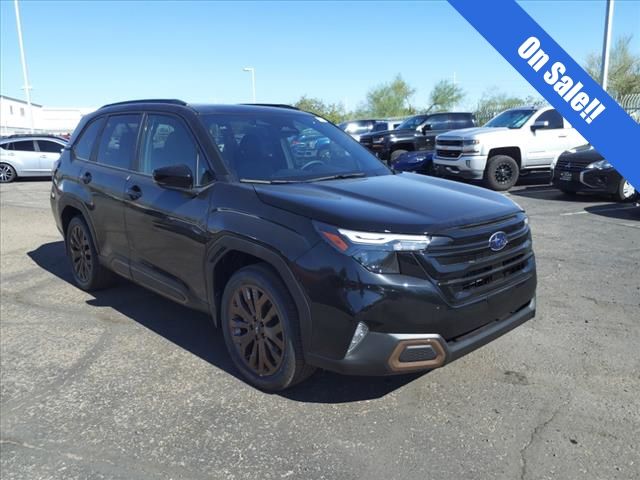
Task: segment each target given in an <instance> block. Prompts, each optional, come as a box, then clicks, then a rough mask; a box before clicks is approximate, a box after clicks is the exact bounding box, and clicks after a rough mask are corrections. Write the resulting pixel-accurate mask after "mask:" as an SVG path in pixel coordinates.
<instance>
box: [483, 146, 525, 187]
mask: <svg viewBox="0 0 640 480" xmlns="http://www.w3.org/2000/svg"><path fill="white" fill-rule="evenodd" d="M519 176H520V168H519V167H518V163H517V162H516V161H515V160H514V159H513V158H511V157H510V156H508V155H495V156H493V157H491V158H490V159H489V161H488V162H487V167H486V168H485V171H484V184H485V186H486V187H487V188H490V189H491V190H495V191H497V192H504V191H506V190H509V189H510V188H511V187H513V186H514V185H515V184H516V182H517V181H518V177H519Z"/></svg>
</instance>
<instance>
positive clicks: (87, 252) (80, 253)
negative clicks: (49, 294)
mask: <svg viewBox="0 0 640 480" xmlns="http://www.w3.org/2000/svg"><path fill="white" fill-rule="evenodd" d="M65 240H66V241H65V243H66V247H67V257H68V258H69V262H70V263H71V273H72V274H73V279H74V280H75V282H76V284H77V285H78V287H80V288H81V289H82V290H86V291H91V290H100V289H101V288H105V287H108V286H109V285H111V284H112V283H113V281H114V280H115V274H113V273H112V272H111V271H109V270H107V269H106V268H105V267H103V266H102V265H101V264H100V261H99V259H98V252H97V250H96V247H95V244H94V242H93V237H92V236H91V231H90V230H89V227H88V226H87V224H86V222H85V221H84V220H83V219H82V218H81V217H73V218H72V219H71V221H70V222H69V226H68V227H67V233H66V238H65Z"/></svg>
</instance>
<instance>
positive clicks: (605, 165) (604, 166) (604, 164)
mask: <svg viewBox="0 0 640 480" xmlns="http://www.w3.org/2000/svg"><path fill="white" fill-rule="evenodd" d="M587 168H589V169H596V170H605V169H607V168H613V165H611V164H610V163H609V162H607V161H606V160H600V161H599V162H593V163H590V164H589V165H587Z"/></svg>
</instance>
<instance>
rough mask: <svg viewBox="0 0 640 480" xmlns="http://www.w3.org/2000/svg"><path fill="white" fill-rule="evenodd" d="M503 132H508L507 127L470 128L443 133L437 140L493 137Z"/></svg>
mask: <svg viewBox="0 0 640 480" xmlns="http://www.w3.org/2000/svg"><path fill="white" fill-rule="evenodd" d="M505 130H510V129H509V128H507V127H472V128H461V129H460V130H454V131H452V132H447V133H443V134H441V135H438V137H439V138H447V139H449V138H450V139H459V138H472V137H476V136H479V135H482V136H485V135H493V134H499V133H502V132H504V131H505Z"/></svg>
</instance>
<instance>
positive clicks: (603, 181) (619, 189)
mask: <svg viewBox="0 0 640 480" xmlns="http://www.w3.org/2000/svg"><path fill="white" fill-rule="evenodd" d="M551 182H552V183H553V185H554V186H555V187H557V188H558V189H560V190H562V191H563V192H564V193H566V194H568V195H575V194H576V193H596V194H605V195H611V196H612V197H613V198H614V199H615V200H617V201H618V202H630V201H633V200H635V199H636V198H637V197H638V191H637V190H636V189H635V188H634V186H633V185H631V183H629V181H628V180H626V179H625V178H624V177H623V176H622V175H620V173H618V171H617V170H616V169H615V168H613V165H611V164H610V163H609V162H607V161H606V160H605V159H604V157H603V156H602V155H600V154H599V153H598V152H597V151H596V150H595V149H594V148H593V147H592V146H591V145H588V144H587V145H583V146H580V147H577V148H573V149H571V150H568V151H566V152H564V153H563V154H562V155H560V157H559V158H558V160H557V162H554V164H553V166H552V174H551Z"/></svg>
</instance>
